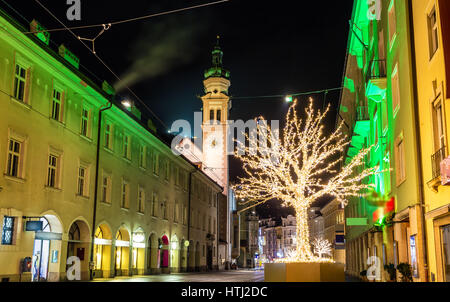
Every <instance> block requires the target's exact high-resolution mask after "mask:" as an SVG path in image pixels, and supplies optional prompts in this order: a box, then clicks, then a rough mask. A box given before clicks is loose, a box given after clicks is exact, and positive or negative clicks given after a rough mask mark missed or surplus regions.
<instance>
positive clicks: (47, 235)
mask: <svg viewBox="0 0 450 302" xmlns="http://www.w3.org/2000/svg"><path fill="white" fill-rule="evenodd" d="M34 239H35V240H62V234H61V233H51V232H36V236H35V237H34Z"/></svg>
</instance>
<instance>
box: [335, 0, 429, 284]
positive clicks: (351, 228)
mask: <svg viewBox="0 0 450 302" xmlns="http://www.w3.org/2000/svg"><path fill="white" fill-rule="evenodd" d="M372 9H374V7H372V8H369V7H368V5H367V1H365V0H356V1H355V2H354V7H353V15H352V20H351V24H350V37H349V42H348V50H347V51H348V54H347V63H346V67H345V68H346V69H345V77H344V79H343V84H344V87H345V89H344V91H343V93H342V98H341V112H340V117H341V119H343V120H344V121H345V123H346V125H347V126H348V130H349V132H348V134H349V137H351V145H350V147H349V148H348V151H347V162H348V161H349V160H350V159H351V158H352V157H353V156H355V155H356V154H357V153H358V151H359V150H360V149H361V148H368V147H370V146H373V148H372V151H371V152H370V155H369V156H368V158H367V159H366V165H367V166H370V167H378V171H379V174H377V175H375V176H373V177H371V178H370V179H369V180H367V181H368V182H369V183H370V184H371V185H372V186H373V188H374V189H373V192H370V194H369V195H368V196H367V197H362V198H354V199H351V200H349V205H348V207H347V209H346V218H347V227H346V245H347V268H346V270H347V273H349V274H351V275H354V276H356V277H359V276H360V274H361V272H363V271H365V270H367V269H368V268H369V266H370V265H368V264H367V260H368V258H369V257H371V256H375V257H378V258H379V259H380V261H381V262H382V268H383V267H384V265H389V264H390V263H392V264H394V265H397V264H399V263H404V262H408V263H410V264H411V265H412V266H413V268H414V273H415V280H416V281H421V280H423V279H422V277H423V275H424V274H425V273H424V262H425V261H423V249H422V246H423V231H422V219H421V217H422V216H423V215H422V213H421V204H420V192H419V189H418V188H419V186H420V185H419V166H418V163H419V161H418V155H417V151H416V150H417V148H416V144H417V141H416V138H417V134H416V130H415V129H416V124H415V122H416V121H415V118H414V116H415V112H414V110H415V109H414V105H413V100H414V97H413V85H412V76H413V73H412V63H411V42H410V26H409V11H408V2H407V1H399V0H382V1H381V11H380V14H379V17H380V20H376V19H377V18H376V16H375V15H376V14H373V17H374V18H371V17H369V13H368V12H371V11H372ZM372 19H373V20H372ZM412 240H413V241H412ZM414 244H415V245H414ZM386 280H387V276H385V274H384V272H382V278H381V280H379V281H386Z"/></svg>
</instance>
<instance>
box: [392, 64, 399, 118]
mask: <svg viewBox="0 0 450 302" xmlns="http://www.w3.org/2000/svg"><path fill="white" fill-rule="evenodd" d="M391 85H392V110H393V112H394V117H395V115H396V114H397V112H398V110H399V109H400V82H399V78H398V65H396V66H395V68H394V72H393V75H392V77H391Z"/></svg>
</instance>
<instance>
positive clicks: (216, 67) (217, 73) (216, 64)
mask: <svg viewBox="0 0 450 302" xmlns="http://www.w3.org/2000/svg"><path fill="white" fill-rule="evenodd" d="M211 54H212V65H213V66H212V67H211V68H209V69H208V70H206V71H205V79H208V78H212V77H218V78H225V79H230V77H231V75H230V72H229V71H228V70H226V69H224V68H223V66H222V64H223V51H222V49H221V48H220V45H219V37H217V44H216V46H215V47H214V49H213V51H212V52H211Z"/></svg>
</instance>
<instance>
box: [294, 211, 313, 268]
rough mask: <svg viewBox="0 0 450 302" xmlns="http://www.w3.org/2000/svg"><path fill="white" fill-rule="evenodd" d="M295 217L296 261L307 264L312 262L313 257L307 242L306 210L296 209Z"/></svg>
mask: <svg viewBox="0 0 450 302" xmlns="http://www.w3.org/2000/svg"><path fill="white" fill-rule="evenodd" d="M295 212H296V216H297V234H296V235H297V251H296V258H297V259H296V260H298V261H300V262H303V261H305V262H309V261H311V260H313V258H314V255H313V253H312V252H311V244H310V242H309V225H308V208H306V207H298V208H296V209H295Z"/></svg>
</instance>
